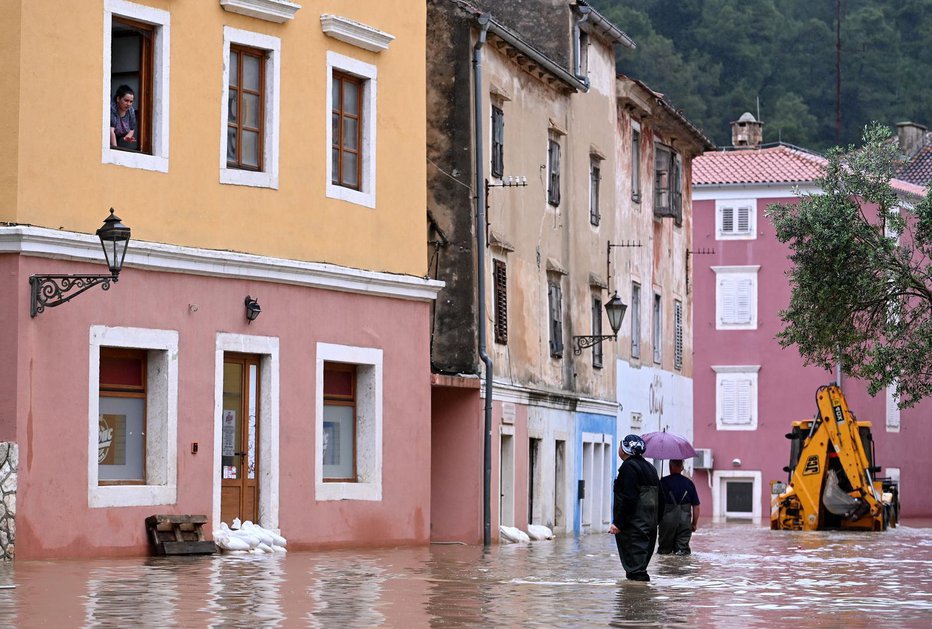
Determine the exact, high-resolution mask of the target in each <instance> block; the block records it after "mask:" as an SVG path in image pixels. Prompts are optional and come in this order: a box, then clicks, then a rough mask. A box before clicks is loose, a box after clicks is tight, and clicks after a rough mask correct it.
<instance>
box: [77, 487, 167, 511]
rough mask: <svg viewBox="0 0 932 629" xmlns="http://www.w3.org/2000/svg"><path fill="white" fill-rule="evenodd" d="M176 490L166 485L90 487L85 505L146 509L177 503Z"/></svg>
mask: <svg viewBox="0 0 932 629" xmlns="http://www.w3.org/2000/svg"><path fill="white" fill-rule="evenodd" d="M177 494H178V491H177V488H176V487H174V486H168V485H100V486H97V487H91V488H89V490H88V494H87V505H88V506H89V507H91V508H95V507H96V508H101V507H147V506H153V505H168V504H174V503H175V502H177Z"/></svg>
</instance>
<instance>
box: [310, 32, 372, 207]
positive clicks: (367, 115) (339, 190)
mask: <svg viewBox="0 0 932 629" xmlns="http://www.w3.org/2000/svg"><path fill="white" fill-rule="evenodd" d="M334 72H342V73H344V74H350V75H352V76H355V77H358V78H360V79H362V80H363V81H362V103H361V105H362V146H361V147H360V149H361V153H362V182H361V184H362V187H361V189H360V190H353V189H352V188H347V187H346V186H338V185H336V184H334V183H333V159H332V157H331V148H332V146H333V123H332V120H331V117H332V115H333V73H334ZM378 86H379V81H378V68H377V67H376V66H374V65H372V64H371V63H365V62H363V61H359V60H358V59H353V58H352V57H347V56H346V55H341V54H339V53H336V52H333V51H332V50H328V51H327V88H326V89H325V90H324V92H325V94H326V98H327V103H326V107H325V113H326V116H327V118H326V121H325V125H324V127H325V128H326V129H327V141H326V145H325V146H324V149H325V153H324V158H325V159H324V163H325V164H326V169H325V170H326V173H325V175H326V177H327V193H326V194H327V198H329V199H339V200H341V201H347V202H349V203H355V204H356V205H361V206H363V207H368V208H375V203H376V194H375V190H376V180H375V174H376V126H377V125H376V120H377V116H378V112H377V111H376V103H377V102H378V98H377V96H378Z"/></svg>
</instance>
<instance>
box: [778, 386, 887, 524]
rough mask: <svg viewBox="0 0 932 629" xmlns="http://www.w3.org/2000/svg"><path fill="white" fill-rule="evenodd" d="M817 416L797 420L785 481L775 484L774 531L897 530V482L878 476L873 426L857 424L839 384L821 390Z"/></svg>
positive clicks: (794, 424) (792, 434)
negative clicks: (872, 434) (891, 528)
mask: <svg viewBox="0 0 932 629" xmlns="http://www.w3.org/2000/svg"><path fill="white" fill-rule="evenodd" d="M816 403H817V406H818V412H817V413H816V416H815V418H813V419H808V420H803V421H795V422H793V430H792V432H790V433H789V434H787V435H786V437H787V439H789V440H790V464H789V465H788V466H787V467H785V468H783V470H784V471H785V472H788V474H789V478H788V482H787V483H783V482H780V481H771V483H770V488H771V510H770V528H771V529H774V530H776V529H787V530H793V531H817V530H824V529H860V530H868V531H884V530H886V529H887V528H889V527H894V526H896V523H897V520H898V518H899V512H900V503H899V494H898V487H897V482H896V481H894V480H891V479H888V478H877V477H875V476H874V475H875V474H877V473H879V472H880V467H879V466H874V442H873V439H872V437H871V425H870V422H859V421H857V420H856V419H855V418H854V415H852V414H851V412H850V411H849V410H848V404H847V402H846V401H845V396H844V394H843V393H842V392H841V389H840V388H839V387H838V386H836V385H827V386H823V387H819V389H818V391H817V392H816Z"/></svg>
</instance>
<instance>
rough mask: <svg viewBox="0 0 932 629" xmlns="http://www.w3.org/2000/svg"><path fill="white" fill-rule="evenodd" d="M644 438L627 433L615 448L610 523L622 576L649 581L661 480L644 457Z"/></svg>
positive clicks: (655, 541) (658, 514) (659, 506)
mask: <svg viewBox="0 0 932 629" xmlns="http://www.w3.org/2000/svg"><path fill="white" fill-rule="evenodd" d="M643 453H644V440H643V439H641V438H640V437H639V436H638V435H628V436H627V437H625V438H624V439H622V441H621V445H620V446H619V447H618V456H620V457H621V459H622V464H621V467H619V468H618V476H616V477H615V485H614V494H615V503H614V505H613V508H612V525H611V526H610V527H609V529H608V532H609V533H612V534H613V535H614V536H615V544H617V546H618V555H619V556H620V557H621V565H622V567H623V568H624V569H625V576H626V577H627V578H629V579H631V580H633V581H650V576H649V575H648V574H647V564H649V563H650V558H651V556H652V555H653V554H654V545H655V544H656V543H657V522H658V521H659V519H660V515H661V514H662V513H663V500H662V499H661V498H660V479H659V478H658V477H657V470H655V469H654V466H653V465H651V464H650V463H648V462H647V461H645V460H644V457H643V456H641V455H642V454H643Z"/></svg>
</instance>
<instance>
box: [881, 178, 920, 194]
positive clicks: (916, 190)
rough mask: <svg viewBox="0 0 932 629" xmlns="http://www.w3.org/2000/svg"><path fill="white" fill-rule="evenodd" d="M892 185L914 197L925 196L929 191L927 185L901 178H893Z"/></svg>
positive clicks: (895, 189) (895, 188)
mask: <svg viewBox="0 0 932 629" xmlns="http://www.w3.org/2000/svg"><path fill="white" fill-rule="evenodd" d="M890 185H891V186H892V187H893V190H894V191H896V192H901V193H905V194H908V195H911V196H914V197H924V196H926V193H927V190H926V188H925V187H923V186H921V185H918V184H915V183H911V182H909V181H903V180H901V179H891V180H890Z"/></svg>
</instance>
